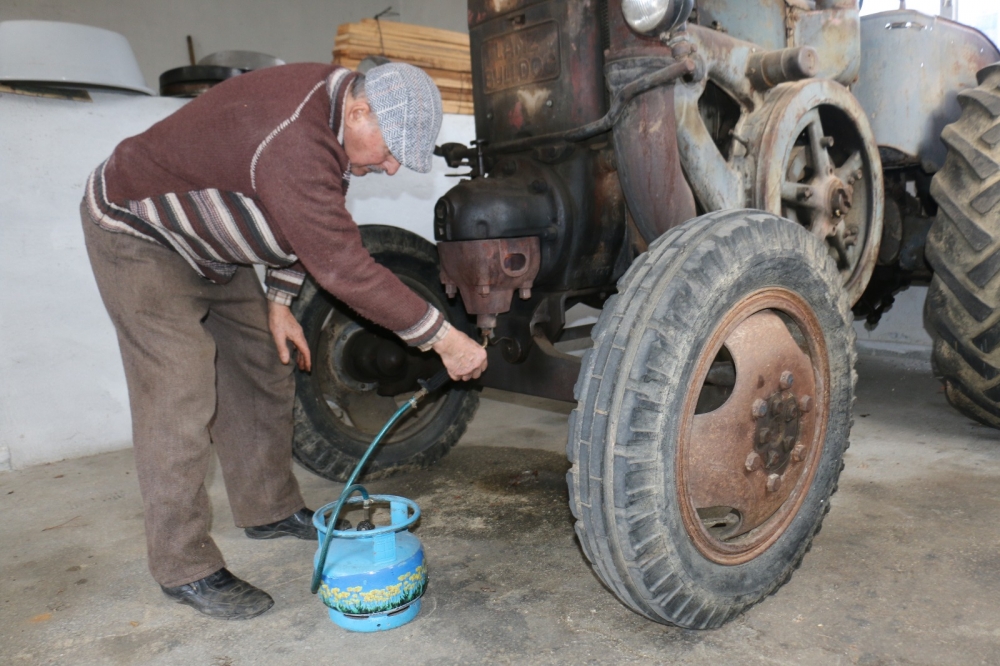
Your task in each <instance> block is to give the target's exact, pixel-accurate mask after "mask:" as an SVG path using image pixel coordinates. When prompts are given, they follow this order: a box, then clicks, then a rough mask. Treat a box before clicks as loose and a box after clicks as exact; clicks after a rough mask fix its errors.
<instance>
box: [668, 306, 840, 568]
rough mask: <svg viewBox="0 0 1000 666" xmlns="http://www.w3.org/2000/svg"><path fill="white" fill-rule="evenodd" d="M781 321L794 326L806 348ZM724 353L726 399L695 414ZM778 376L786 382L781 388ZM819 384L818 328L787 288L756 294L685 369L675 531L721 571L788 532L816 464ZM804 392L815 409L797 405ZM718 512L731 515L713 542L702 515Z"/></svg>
mask: <svg viewBox="0 0 1000 666" xmlns="http://www.w3.org/2000/svg"><path fill="white" fill-rule="evenodd" d="M778 312H780V313H782V315H783V316H784V318H783V317H779V316H778V314H776V313H778ZM786 320H788V321H791V322H792V324H790V325H794V326H795V327H797V328H798V331H799V332H800V333H801V337H802V338H803V339H804V340H805V346H806V349H805V350H803V349H801V348H800V347H799V344H798V343H797V342H796V339H795V338H794V337H793V336H792V334H791V333H790V331H789V328H788V327H789V324H786V323H785V322H786ZM723 347H725V349H726V350H728V352H729V354H730V355H731V357H732V359H733V363H734V365H735V367H736V381H735V384H734V385H733V388H732V393H731V394H730V395H729V397H728V399H727V400H726V402H725V403H724V404H723V405H722V406H720V407H718V408H717V409H714V410H713V411H709V412H706V413H700V414H699V413H696V412H695V407H696V405H697V402H698V396H699V393H700V392H701V388H702V385H703V384H704V382H705V379H706V378H707V376H708V372H709V370H710V368H711V365H712V362H713V361H714V359H715V358H716V356H717V355H718V353H719V351H720V350H721V349H722V348H723ZM786 372H787V373H791V376H792V377H793V378H794V381H793V382H792V383H788V382H787V381H786V382H785V383H786V384H788V388H787V389H782V388H781V384H782V375H783V374H784V373H786ZM785 379H786V380H787V379H789V377H788V376H786V377H785ZM828 387H829V360H828V357H827V349H826V343H825V339H824V337H823V333H822V329H821V327H820V324H819V321H818V320H817V319H816V317H815V315H814V314H813V313H812V311H811V309H810V308H809V306H808V305H807V304H806V303H805V302H804V301H803V300H802V298H801V296H799V295H797V294H795V293H793V292H790V291H788V290H785V289H779V288H771V289H765V290H762V291H759V292H756V293H754V294H752V295H750V296H748V297H747V298H745V299H743V301H741V302H740V303H738V304H737V305H735V306H734V307H733V308H732V310H730V312H729V314H728V315H727V316H726V317H725V319H724V320H723V321H722V322H720V323H719V325H718V326H717V327H716V329H715V331H713V333H712V334H711V336H710V338H709V340H708V342H707V344H706V345H705V347H704V351H703V352H702V355H701V357H700V358H699V360H698V363H697V365H696V367H695V369H694V371H693V372H692V373H691V381H690V383H689V384H688V388H687V399H686V400H685V407H684V410H685V411H684V415H683V419H682V423H681V437H680V442H679V446H678V450H677V470H678V477H679V479H678V480H679V484H678V488H679V493H680V497H679V500H680V504H681V513H682V517H683V521H684V526H685V528H686V529H687V531H688V534H689V535H690V536H691V539H692V541H693V542H694V544H695V545H696V547H697V548H698V550H699V551H700V552H701V553H702V554H703V555H705V557H707V558H709V559H710V560H712V561H715V562H718V563H720V564H726V565H734V564H741V563H743V562H748V561H750V560H752V559H753V558H754V557H756V556H757V555H759V554H760V553H761V552H763V551H764V550H766V549H767V548H768V547H769V546H770V545H771V544H772V543H774V541H775V540H776V539H778V538H779V537H780V536H781V534H782V533H783V532H784V530H785V529H786V528H787V527H788V525H789V523H790V522H791V520H792V518H793V517H794V516H795V514H796V512H797V511H798V509H799V507H800V506H801V504H802V501H803V500H804V498H805V496H806V494H807V493H808V490H809V486H810V484H811V483H812V479H813V476H814V475H815V472H816V468H817V466H818V464H819V460H820V456H821V453H822V449H823V443H824V434H825V432H826V422H827V417H828V414H827V409H828V404H829V394H828V391H829V388H828ZM806 395H807V396H810V397H811V399H812V400H813V403H814V404H812V406H811V409H809V410H808V411H806V412H803V411H802V410H800V409H799V402H798V399H799V396H806ZM758 401H761V402H763V403H764V404H765V405H766V407H767V409H766V411H765V410H763V409H761V406H760V402H758ZM762 412H763V416H758V414H761V413H762ZM799 447H801V448H799ZM720 513H727V515H733V516H737V517H738V520H735V521H731V522H732V523H733V524H731V525H728V526H727V528H726V530H725V532H724V533H723V534H722V535H721V537H720V534H719V533H718V532H716V533H713V532H711V531H710V530H709V528H708V527H707V526H706V524H705V523H706V516H709V517H711V516H715V515H716V514H720Z"/></svg>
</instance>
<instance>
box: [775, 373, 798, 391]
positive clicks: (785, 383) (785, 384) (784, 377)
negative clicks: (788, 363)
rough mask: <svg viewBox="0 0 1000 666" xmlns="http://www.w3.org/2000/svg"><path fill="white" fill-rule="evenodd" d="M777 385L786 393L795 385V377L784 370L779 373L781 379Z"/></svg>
mask: <svg viewBox="0 0 1000 666" xmlns="http://www.w3.org/2000/svg"><path fill="white" fill-rule="evenodd" d="M778 383H779V385H780V386H781V390H782V391H787V390H788V389H790V388H792V384H794V383H795V377H794V376H792V373H791V371H790V370H785V371H784V372H782V373H781V379H779V380H778Z"/></svg>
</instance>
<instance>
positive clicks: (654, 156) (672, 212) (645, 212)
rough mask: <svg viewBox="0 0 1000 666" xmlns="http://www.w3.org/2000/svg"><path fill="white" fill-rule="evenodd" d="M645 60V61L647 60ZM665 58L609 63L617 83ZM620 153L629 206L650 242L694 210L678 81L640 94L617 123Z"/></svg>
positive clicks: (623, 184) (638, 73)
mask: <svg viewBox="0 0 1000 666" xmlns="http://www.w3.org/2000/svg"><path fill="white" fill-rule="evenodd" d="M644 64H645V67H643V65H644ZM657 65H660V66H662V63H660V62H658V61H657V60H656V59H652V58H636V59H627V60H619V61H616V62H614V63H611V64H609V65H608V74H609V78H610V79H611V81H612V86H614V82H615V80H616V79H619V78H620V79H622V80H625V81H627V80H630V79H634V78H635V77H636V76H638V75H640V74H641V73H644V69H646V68H649V67H653V68H655V67H656V66H657ZM614 145H615V155H616V158H617V163H618V176H619V178H620V179H621V184H622V190H623V192H624V193H625V200H626V201H627V202H628V207H629V211H630V212H631V213H632V218H633V220H634V222H635V225H636V227H638V229H639V232H640V233H641V234H642V237H643V239H645V240H646V242H652V241H653V240H654V239H656V238H658V237H659V236H661V235H662V234H663V233H665V232H666V231H668V230H669V229H672V228H673V227H676V226H677V225H679V224H681V223H683V222H685V221H686V220H689V219H691V218H692V217H694V216H695V204H694V195H693V194H692V193H691V188H690V187H688V184H687V181H686V180H685V178H684V173H683V172H682V170H681V161H680V155H679V153H678V152H677V123H676V122H675V119H674V87H673V86H672V85H671V86H661V87H659V88H655V89H653V90H650V91H649V92H646V93H643V94H642V95H639V96H638V97H637V98H635V99H634V100H633V101H632V102H631V103H630V104H629V106H628V107H627V108H626V111H625V113H624V114H623V115H622V117H621V119H620V120H619V121H618V123H617V124H616V125H615V128H614Z"/></svg>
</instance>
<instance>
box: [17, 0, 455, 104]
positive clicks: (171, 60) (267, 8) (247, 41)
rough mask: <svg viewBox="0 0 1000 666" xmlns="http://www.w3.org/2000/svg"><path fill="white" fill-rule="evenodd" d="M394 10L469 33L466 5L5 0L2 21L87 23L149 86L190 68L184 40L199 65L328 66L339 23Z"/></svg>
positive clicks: (403, 0)
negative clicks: (221, 56) (250, 57)
mask: <svg viewBox="0 0 1000 666" xmlns="http://www.w3.org/2000/svg"><path fill="white" fill-rule="evenodd" d="M389 6H392V7H393V8H394V9H395V10H396V11H397V12H398V13H399V16H398V17H394V18H392V19H388V20H396V21H404V22H406V23H416V24H418V25H428V26H432V27H437V28H446V29H448V30H457V31H461V32H466V31H467V30H468V28H467V23H466V2H465V0H212V1H211V2H203V1H199V0H157V1H154V0H127V1H119V2H109V1H108V0H0V21H8V20H14V19H37V20H46V21H69V22H71V23H83V24H85V25H92V26H96V27H99V28H107V29H108V30H114V31H115V32H119V33H121V34H123V35H125V37H127V38H128V40H129V42H130V43H131V44H132V49H133V50H134V51H135V53H136V58H137V59H138V61H139V66H140V67H141V68H142V73H143V75H144V76H145V78H146V85H148V86H149V87H150V88H152V89H153V90H159V76H160V74H162V73H163V72H164V71H166V70H168V69H172V68H174V67H181V66H183V65H187V64H189V60H188V51H187V41H186V36H187V35H191V36H192V38H193V40H194V47H195V55H196V57H197V58H201V57H202V56H206V55H208V54H209V53H214V52H215V51H228V50H244V51H260V52H263V53H268V54H270V55H273V56H276V57H278V58H281V59H282V60H284V61H286V62H330V60H331V58H332V56H331V53H332V51H333V39H334V36H335V35H336V34H337V26H338V25H340V24H341V23H348V22H353V21H359V20H361V19H362V18H367V17H372V16H374V15H375V14H376V13H378V12H380V11H382V10H383V9H385V8H386V7H389Z"/></svg>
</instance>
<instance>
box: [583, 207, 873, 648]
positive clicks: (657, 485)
mask: <svg viewBox="0 0 1000 666" xmlns="http://www.w3.org/2000/svg"><path fill="white" fill-rule="evenodd" d="M618 290H619V293H618V294H617V295H616V296H614V297H612V299H610V300H609V301H608V303H607V304H606V305H605V307H604V310H603V312H602V313H601V316H600V320H599V321H598V323H597V325H596V327H595V329H594V334H593V335H594V347H593V349H591V350H590V351H589V352H587V355H586V356H585V358H584V362H583V368H582V370H581V374H580V378H579V380H578V382H577V385H576V397H577V399H578V406H577V408H576V409H575V410H574V411H573V413H572V415H571V420H570V433H569V442H568V447H567V449H568V454H569V458H570V462H571V463H572V467H571V469H570V472H569V474H568V475H567V480H568V483H569V488H570V506H571V508H572V511H573V514H574V516H575V517H576V519H577V522H576V532H577V535H578V537H579V540H580V543H581V545H582V548H583V551H584V553H585V555H586V556H587V558H588V559H589V560H590V561H591V563H593V565H594V568H595V570H596V572H597V574H598V575H599V577H600V578H601V580H603V582H604V583H605V584H606V585H607V586H608V587H609V588H610V589H611V590H612V591H613V592H614V593H615V595H617V597H618V598H619V599H620V600H621V601H622V602H623V603H624V604H625V605H626V606H628V607H629V608H631V609H633V610H635V611H636V612H638V613H640V614H642V615H644V616H646V617H648V618H651V619H653V620H656V621H658V622H664V623H669V624H675V625H679V626H682V627H686V628H697V629H705V628H711V627H717V626H720V625H722V624H723V623H725V622H726V621H728V620H730V619H731V618H733V617H735V616H736V615H737V614H739V613H740V612H741V611H743V610H744V609H746V608H747V607H749V606H751V605H753V604H755V603H757V602H758V601H760V600H761V599H763V598H764V597H765V596H766V595H768V594H770V593H772V592H774V591H775V590H776V589H777V588H778V587H780V586H781V585H782V584H783V583H784V582H785V581H786V580H787V579H788V578H789V576H790V575H791V573H792V570H793V569H794V568H795V567H796V566H797V565H798V564H799V562H800V561H801V559H802V557H803V555H804V554H805V552H806V551H807V549H808V548H809V546H810V543H811V541H812V538H813V536H814V535H815V534H816V532H817V531H818V530H819V527H820V524H821V522H822V520H823V516H824V515H825V513H826V512H827V511H828V510H829V498H830V496H831V494H832V493H833V492H834V491H835V490H836V487H837V479H838V477H839V474H840V471H841V469H842V467H843V462H842V459H843V454H844V451H845V450H846V448H847V445H848V434H849V432H850V428H851V425H852V418H851V410H852V406H853V398H854V378H855V374H854V360H855V351H854V331H853V328H852V325H851V324H852V316H851V312H850V305H849V303H848V299H847V295H846V292H845V291H844V289H843V287H842V285H841V277H840V274H839V273H838V271H837V269H836V266H835V265H834V262H833V260H832V259H831V258H830V255H829V252H828V250H827V247H826V245H825V244H824V243H823V242H821V241H820V240H818V239H817V238H815V237H814V236H813V235H811V234H810V233H809V232H808V231H807V230H805V229H803V228H802V227H800V226H799V225H796V224H794V223H792V222H789V221H788V220H784V219H781V218H778V217H776V216H774V215H771V214H769V213H763V212H759V211H750V210H738V211H722V212H717V213H711V214H709V215H705V216H702V217H700V218H696V219H694V220H691V221H689V222H687V223H685V224H683V225H682V226H680V227H677V228H676V229H673V230H671V231H669V232H668V233H666V234H665V235H664V236H662V237H661V238H659V239H657V240H656V241H655V242H654V243H653V244H652V246H651V247H650V249H649V251H648V252H647V253H646V254H644V255H642V256H641V257H639V258H638V259H637V260H636V261H635V263H634V264H633V265H632V267H631V268H630V269H629V271H628V272H627V273H626V275H625V276H624V277H623V278H622V279H621V280H620V282H619V284H618ZM770 294H774V295H775V297H777V296H781V298H788V299H790V300H789V301H788V303H789V304H797V305H795V308H798V309H797V310H795V309H790V311H789V312H792V314H789V312H785V313H784V314H782V315H780V317H774V316H773V312H774V311H773V310H771V309H766V310H758V309H754V308H758V307H759V306H760V305H766V304H768V303H770V302H771V301H768V300H766V299H767V298H771V296H770ZM784 307H785V306H782V308H784ZM747 308H749V309H747ZM777 309H779V310H780V309H781V308H777ZM744 310H746V312H750V313H756V314H750V315H748V316H747V318H746V319H743V320H739V319H738V317H736V318H734V319H727V317H730V318H732V317H735V316H736V315H737V314H738V313H742V312H743V311H744ZM810 312H811V313H812V314H809V313H810ZM758 315H762V316H764V317H769V318H770V321H771V322H774V321H775V320H777V321H778V322H781V323H779V324H778V325H779V326H785V327H787V329H782V330H784V331H785V333H784V334H783V335H788V336H789V338H790V339H795V342H794V343H793V344H794V345H795V346H796V348H797V349H799V350H800V352H801V350H802V349H803V348H804V349H806V350H807V351H806V353H804V354H802V356H803V357H804V358H807V359H808V361H809V363H810V365H809V366H808V367H810V368H813V373H812V377H810V375H809V373H808V372H804V373H799V374H798V375H796V376H800V377H804V379H803V380H801V383H803V384H805V385H806V388H808V384H809V382H810V381H813V382H814V385H813V389H814V391H815V392H816V395H817V398H816V400H815V403H814V406H815V409H811V408H810V406H809V404H808V403H807V402H805V401H804V400H803V399H802V398H801V397H798V398H796V406H798V405H799V404H801V405H802V409H804V410H805V411H804V412H802V413H801V414H800V413H799V412H798V411H796V412H795V413H796V415H797V416H796V419H799V418H800V417H801V423H802V424H803V425H802V426H801V427H802V428H803V430H802V432H803V437H802V440H801V441H802V442H806V441H807V440H808V442H809V443H810V446H811V448H808V449H805V451H804V452H802V451H800V452H799V454H798V455H799V456H801V458H799V457H797V458H794V460H795V461H796V462H794V463H792V462H790V459H786V463H787V465H788V467H786V468H785V473H787V474H791V472H792V470H794V469H798V472H797V474H798V476H792V477H790V481H789V482H788V483H789V485H788V487H787V488H786V489H785V494H787V498H786V499H783V500H781V499H780V498H779V501H781V502H782V504H781V505H780V507H779V508H778V509H777V510H775V511H774V513H773V514H771V515H770V517H767V518H765V519H764V522H762V523H760V524H759V526H758V527H756V528H754V529H753V530H752V531H750V532H746V533H744V534H742V535H740V536H733V535H736V534H737V533H738V532H739V529H740V528H741V526H742V525H741V523H742V521H743V518H739V520H740V523H737V524H736V525H735V527H733V526H731V524H730V523H726V525H729V526H727V527H724V529H725V530H731V533H730V534H729V535H728V536H726V537H721V536H719V538H717V539H716V536H718V535H720V534H721V532H719V531H718V530H717V528H716V524H715V519H712V518H706V517H705V516H704V515H703V514H702V512H701V508H700V507H696V506H694V500H693V499H691V496H690V494H689V491H690V490H691V488H692V487H691V486H689V485H687V484H688V483H690V481H689V480H687V481H685V480H684V478H686V479H690V478H691V477H692V476H697V474H695V472H697V473H700V472H701V471H702V470H703V469H708V467H704V468H703V467H701V466H699V465H691V464H690V461H689V460H688V459H687V458H686V457H684V458H683V459H682V457H683V456H686V455H688V454H687V453H685V451H687V452H690V451H691V450H692V449H693V448H696V447H695V445H694V444H692V441H693V440H692V438H691V437H690V434H691V432H692V431H693V430H694V429H695V428H696V426H697V424H698V423H705V421H698V419H699V418H700V417H701V416H707V417H709V419H716V418H718V415H720V414H723V413H725V414H733V415H736V416H735V417H734V418H737V419H738V418H739V414H740V413H741V412H740V410H743V409H745V414H746V417H747V419H748V420H751V421H752V417H751V415H750V410H751V405H753V407H754V408H756V404H755V403H748V404H747V405H742V404H737V398H736V396H745V395H747V391H748V390H757V391H758V392H759V391H760V390H761V387H763V390H764V391H765V392H767V391H770V390H771V383H772V381H773V382H775V383H776V382H778V379H777V378H774V377H771V376H770V375H769V376H768V377H767V378H766V381H763V380H764V374H761V375H760V379H757V380H755V379H753V375H754V374H756V371H750V370H747V369H751V368H753V367H754V366H753V364H751V363H749V362H746V363H744V360H743V358H744V356H743V352H740V354H739V355H737V354H736V353H735V352H733V356H732V358H733V359H735V360H733V364H734V367H735V376H734V379H733V380H732V388H731V394H730V395H728V397H726V396H725V395H724V396H723V400H724V402H722V404H721V406H720V405H719V404H718V402H716V403H714V404H713V405H709V406H708V407H705V406H703V405H702V403H701V402H700V401H701V400H702V399H704V397H705V396H706V395H709V393H708V392H707V388H706V387H708V383H709V382H707V381H706V380H708V379H709V376H708V374H707V370H706V368H711V369H712V371H713V372H714V371H715V367H716V366H715V363H716V362H718V359H721V358H723V356H722V355H721V354H718V355H717V354H716V352H714V351H712V350H713V349H719V350H720V352H721V350H722V348H723V347H726V348H727V349H731V348H733V347H732V346H731V345H730V343H731V342H732V340H731V339H730V338H728V337H719V336H720V335H728V333H720V332H724V331H730V330H738V329H739V328H741V327H743V326H744V324H745V323H746V322H747V321H749V320H750V317H757V316H758ZM793 315H794V316H793ZM740 316H742V314H740ZM809 317H814V320H813V319H809ZM786 319H787V320H788V321H792V322H793V323H794V325H793V326H790V325H789V324H788V323H787V322H786V321H785V320H786ZM737 320H739V321H741V322H743V323H740V324H739V325H735V324H733V323H732V322H735V321H737ZM800 320H801V321H803V322H804V321H807V320H808V322H810V323H809V326H811V327H812V328H809V329H808V331H811V332H807V331H806V329H803V328H802V327H801V325H800ZM757 321H759V319H758V320H757ZM726 322H729V323H726ZM725 326H730V327H732V326H736V328H735V329H734V328H725ZM807 328H808V327H807ZM794 329H799V337H798V338H796V337H795V335H794ZM718 340H722V341H723V342H725V343H726V344H725V345H722V344H721V343H719V342H717V341H718ZM763 342H764V344H763V345H761V346H760V349H761V351H762V357H767V356H768V354H769V353H770V352H769V347H770V345H771V339H767V340H764V341H763ZM774 344H775V345H776V346H777V345H778V344H779V343H778V341H777V340H776V339H775V340H774ZM782 344H784V345H785V347H788V343H787V342H783V343H782ZM712 345H716V346H714V347H713V346H712ZM720 345H721V346H720ZM753 348H754V349H756V347H753ZM748 349H749V347H748ZM824 350H825V351H824ZM783 353H784V352H783ZM705 359H708V360H707V362H708V363H711V364H712V365H710V366H709V365H705V362H706V361H705ZM770 360H773V359H770ZM770 360H769V361H768V362H770ZM772 365H773V364H772ZM761 367H763V366H761ZM779 367H780V366H779ZM739 368H743V370H747V372H744V371H743V370H740V369H739ZM824 368H825V369H824ZM796 381H797V382H799V380H796ZM817 381H818V382H820V383H816V382H817ZM822 382H825V386H827V387H828V389H829V390H828V391H827V392H826V393H825V397H823V396H822V395H821V393H822V391H821V390H819V389H817V388H816V387H817V386H822V385H823V384H822ZM723 383H724V382H723ZM776 385H777V384H776ZM778 386H779V389H780V387H781V386H785V384H781V385H778ZM698 387H701V388H698ZM748 387H749V388H748ZM692 388H694V389H695V391H692V390H691V389H692ZM801 390H803V391H804V390H806V389H801ZM695 392H697V395H695ZM773 395H779V396H781V397H787V396H786V394H785V393H780V394H779V393H775V394H773ZM773 395H772V397H773ZM742 399H743V398H742V397H741V398H739V400H740V401H742ZM766 404H770V403H766ZM790 409H791V408H790ZM698 410H701V412H700V413H699V411H698ZM723 410H726V411H725V412H723ZM789 413H791V412H789ZM810 414H811V415H812V416H810ZM767 418H771V416H770V415H769V416H768V417H767ZM809 419H811V425H809V423H810V421H809ZM710 422H711V423H714V421H710ZM796 422H797V423H798V420H797V421H796ZM692 424H693V425H692ZM760 425H761V421H760V420H757V421H752V426H751V427H753V428H758V427H759V426H760ZM740 427H744V426H742V425H741V426H740ZM757 432H758V430H756V429H755V430H751V431H750V432H749V434H748V435H747V436H746V437H742V438H741V437H736V436H720V437H718V439H717V441H715V443H713V444H712V446H713V447H715V448H718V449H719V450H720V452H721V453H723V454H725V455H733V456H736V458H738V459H739V460H743V458H742V457H740V456H747V455H748V454H747V453H745V452H744V450H745V451H750V452H751V453H753V452H754V451H756V450H757V448H756V445H755V441H756V436H757V435H756V434H754V433H757ZM724 435H732V433H724ZM781 439H782V440H783V441H784V440H785V439H786V438H785V437H784V432H783V433H782V435H781ZM699 441H702V440H699ZM798 441H799V440H794V441H793V443H795V442H798ZM786 444H787V442H786ZM685 446H686V447H687V448H686V449H685V448H684V447H685ZM720 447H721V448H720ZM723 449H726V450H725V451H723ZM795 451H799V449H798V448H797V447H796V448H795ZM793 453H794V452H793ZM682 454H683V455H682ZM697 460H698V462H701V461H702V458H698V459H697ZM750 463H751V460H750V459H749V457H748V458H747V459H746V465H747V469H743V470H735V471H734V470H732V469H729V470H726V471H725V472H724V474H725V475H728V476H726V477H725V478H730V477H732V478H736V479H737V481H739V479H741V478H745V479H747V481H746V482H743V481H739V482H740V483H745V484H746V485H747V487H750V484H753V483H757V482H758V481H760V478H758V477H757V476H754V475H757V474H758V473H761V474H764V475H765V477H766V476H768V472H767V471H766V469H773V468H765V469H764V470H762V469H760V468H758V467H754V468H753V471H748V470H749V469H750ZM755 464H756V463H755ZM793 465H798V466H799V467H798V468H796V467H793ZM737 466H738V465H737ZM715 473H716V472H715V471H709V472H708V474H709V475H712V474H715ZM720 474H722V472H720ZM682 475H687V476H686V477H683V478H682ZM779 476H783V475H779ZM720 478H723V477H721V476H720ZM753 492H754V493H758V494H765V495H766V493H767V492H771V490H770V489H767V490H766V491H763V490H760V489H759V488H758V487H757V486H753ZM775 492H776V493H780V492H781V488H780V486H776V489H775ZM766 497H772V498H774V497H778V495H777V494H776V495H766ZM729 506H730V507H733V506H735V504H730V505H729ZM751 508H752V507H751ZM731 513H732V512H731ZM750 513H751V512H750V511H747V512H746V514H747V515H749V514H750ZM710 523H711V524H710ZM779 528H780V529H779ZM712 530H716V531H715V532H714V533H713V532H712ZM772 532H773V534H772ZM713 534H714V535H716V536H713ZM762 535H763V536H764V537H766V539H765V541H760V542H759V543H758V542H757V541H755V540H759V539H758V537H761V536H762ZM713 539H715V541H713ZM767 539H770V540H771V541H767ZM716 542H717V543H716ZM755 543H756V545H754V544H755ZM740 549H743V550H740ZM731 553H732V554H731Z"/></svg>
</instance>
